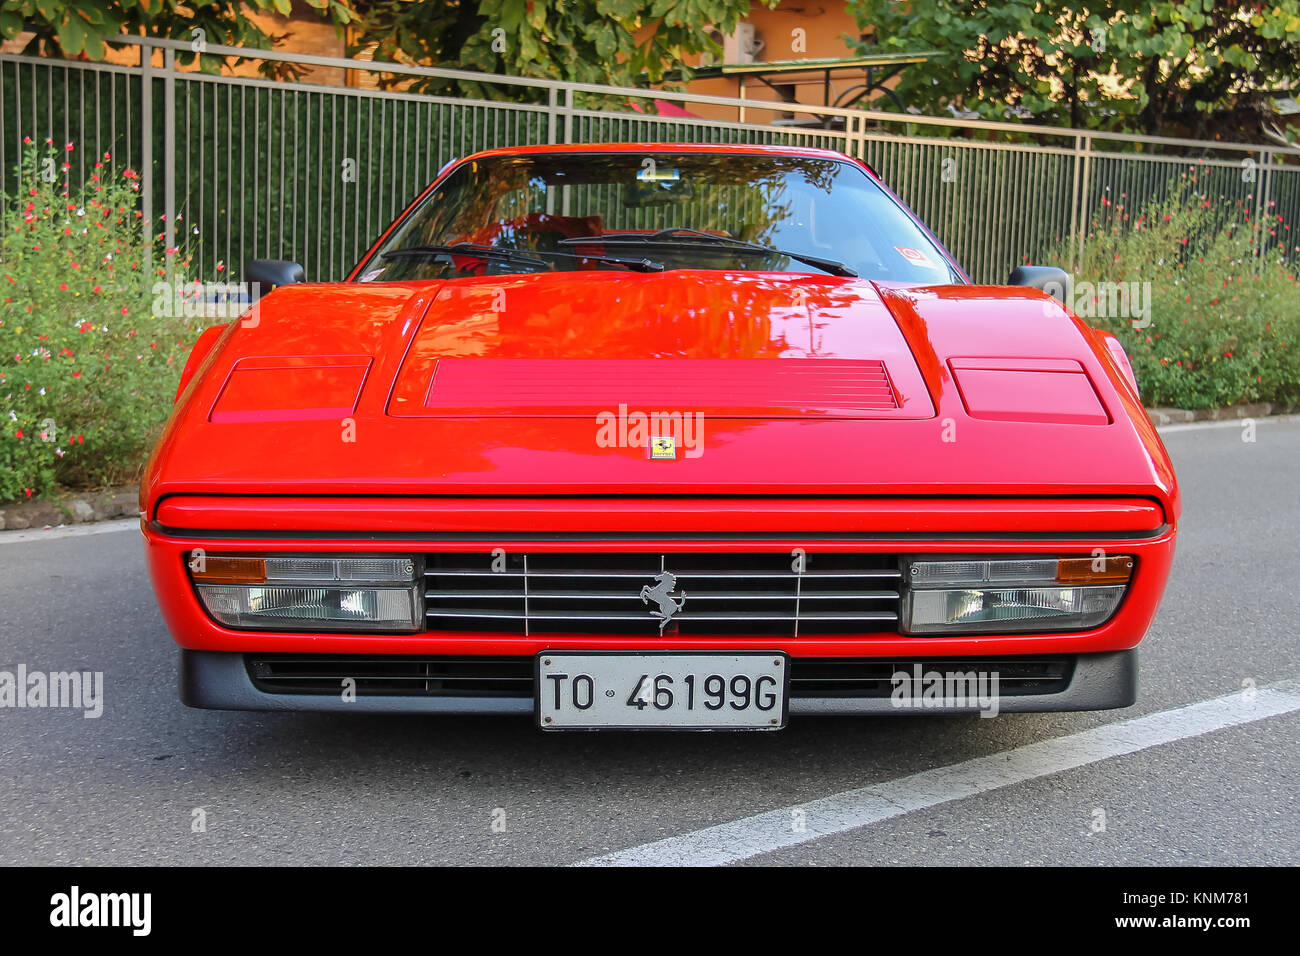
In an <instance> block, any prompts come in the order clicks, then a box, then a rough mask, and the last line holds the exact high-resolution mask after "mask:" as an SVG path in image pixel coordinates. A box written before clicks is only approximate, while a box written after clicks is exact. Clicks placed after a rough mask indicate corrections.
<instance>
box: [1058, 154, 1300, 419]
mask: <svg viewBox="0 0 1300 956" xmlns="http://www.w3.org/2000/svg"><path fill="white" fill-rule="evenodd" d="M1203 188H1204V184H1203V182H1202V181H1201V180H1199V179H1198V176H1197V174H1196V173H1195V172H1188V173H1184V174H1183V175H1182V177H1180V179H1179V180H1178V181H1177V182H1176V183H1175V188H1174V189H1172V190H1171V191H1170V193H1169V194H1168V197H1167V198H1166V199H1164V200H1162V201H1160V202H1157V203H1152V204H1149V205H1147V206H1145V207H1144V208H1142V209H1129V208H1127V207H1126V205H1125V203H1124V201H1123V198H1122V197H1121V198H1120V199H1119V200H1118V201H1117V202H1114V203H1112V202H1109V201H1107V202H1106V203H1105V204H1104V205H1103V211H1102V213H1101V215H1100V216H1099V217H1098V219H1097V221H1096V222H1095V223H1094V228H1093V230H1092V233H1091V234H1090V235H1089V236H1088V237H1087V238H1086V241H1085V243H1084V255H1083V259H1082V261H1081V263H1080V266H1079V268H1078V269H1076V270H1074V277H1075V280H1076V285H1075V289H1076V295H1075V299H1076V301H1074V302H1072V303H1071V304H1072V305H1073V306H1074V307H1075V311H1076V312H1078V313H1080V315H1081V316H1082V317H1084V318H1085V319H1086V320H1087V321H1088V322H1089V323H1090V324H1093V325H1097V326H1099V327H1102V328H1106V329H1108V330H1110V331H1112V332H1114V333H1115V334H1116V335H1117V336H1118V337H1119V339H1120V341H1121V342H1122V343H1123V344H1124V347H1125V349H1126V350H1127V351H1128V354H1129V357H1130V359H1131V360H1132V363H1133V368H1134V373H1135V374H1136V376H1137V379H1138V384H1139V386H1140V387H1141V389H1142V398H1143V401H1144V402H1145V403H1146V404H1147V405H1148V406H1154V405H1166V406H1173V407H1175V408H1215V407H1224V406H1228V405H1234V404H1238V403H1241V402H1282V403H1288V402H1294V401H1296V400H1297V399H1300V281H1298V278H1297V267H1296V258H1295V255H1296V253H1297V252H1300V233H1297V232H1295V231H1293V230H1292V229H1291V225H1292V224H1291V223H1289V222H1287V221H1286V217H1285V216H1283V215H1282V214H1281V213H1279V212H1278V211H1277V210H1276V207H1274V206H1273V205H1272V204H1268V205H1266V206H1265V208H1264V210H1263V215H1262V217H1261V218H1260V219H1259V220H1256V219H1255V218H1254V206H1253V204H1251V203H1250V202H1248V201H1243V200H1236V199H1231V198H1225V197H1223V196H1222V195H1213V194H1211V193H1209V192H1205V191H1202V189H1203ZM1261 249H1265V250H1266V251H1265V252H1264V253H1262V254H1261V253H1260V250H1261ZM1070 251H1071V250H1070V248H1069V244H1061V245H1058V246H1057V248H1056V250H1055V254H1054V255H1053V256H1051V257H1049V258H1050V259H1051V260H1053V261H1054V262H1055V263H1056V264H1061V265H1066V264H1068V263H1069V262H1070V261H1071V256H1070ZM1288 257H1289V258H1288ZM1107 282H1109V283H1116V282H1122V283H1139V284H1140V285H1141V286H1142V287H1143V289H1144V291H1145V293H1146V294H1149V305H1150V309H1149V315H1146V316H1137V315H1133V314H1127V315H1100V314H1099V315H1097V316H1096V317H1093V316H1089V315H1087V313H1088V312H1089V311H1096V312H1099V313H1100V312H1102V311H1103V310H1102V309H1099V308H1095V307H1094V308H1090V307H1089V303H1088V302H1087V301H1084V300H1083V298H1081V297H1080V296H1079V295H1078V294H1077V292H1078V290H1079V289H1080V288H1083V289H1084V290H1085V292H1086V291H1087V289H1088V288H1089V287H1088V286H1083V285H1082V284H1083V283H1089V284H1091V287H1092V288H1099V287H1100V284H1101V283H1107Z"/></svg>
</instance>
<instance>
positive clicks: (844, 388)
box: [141, 270, 1173, 509]
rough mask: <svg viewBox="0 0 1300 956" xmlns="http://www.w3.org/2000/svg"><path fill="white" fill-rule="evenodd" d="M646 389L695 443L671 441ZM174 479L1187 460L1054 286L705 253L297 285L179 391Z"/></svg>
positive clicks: (273, 485) (594, 476)
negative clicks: (571, 267)
mask: <svg viewBox="0 0 1300 956" xmlns="http://www.w3.org/2000/svg"><path fill="white" fill-rule="evenodd" d="M638 413H639V414H640V415H642V416H644V418H645V419H647V420H648V419H651V418H652V417H653V416H654V415H655V413H660V414H661V415H663V416H666V417H665V419H664V421H667V422H668V423H669V425H670V426H672V427H677V426H676V425H672V416H673V415H674V414H676V415H677V416H678V420H679V421H680V422H682V423H690V424H691V425H692V427H698V431H697V432H696V433H695V434H694V435H693V436H692V437H693V438H694V440H695V447H694V448H682V447H679V449H678V451H677V453H676V454H675V455H674V457H673V458H672V459H671V460H656V459H652V458H651V457H650V456H649V454H648V451H647V447H646V442H645V440H644V437H643V436H644V434H645V432H644V431H643V432H641V433H637V432H636V423H637V422H638V421H640V420H641V419H639V418H638ZM602 429H604V430H603V431H602ZM611 429H612V430H611ZM687 452H691V453H690V454H687ZM696 452H698V453H696ZM174 493H207V494H210V493H222V494H232V493H234V494H239V493H242V494H366V495H373V494H389V495H391V494H413V495H419V494H438V495H443V494H456V495H466V494H472V495H485V494H486V495H492V494H500V495H530V494H546V495H554V494H587V495H591V494H600V495H609V494H624V495H657V496H658V495H679V494H680V495H712V494H720V493H725V494H728V495H747V494H753V495H808V494H818V495H822V494H834V495H846V494H848V495H912V494H929V495H933V494H949V495H951V494H962V495H988V494H1017V495H1023V494H1044V495H1057V494H1061V495H1063V494H1107V493H1113V494H1116V495H1133V494H1142V495H1149V496H1153V497H1159V498H1162V499H1166V500H1168V499H1169V498H1171V497H1172V494H1173V475H1172V471H1171V470H1170V468H1169V467H1168V461H1167V458H1166V457H1165V455H1164V450H1163V448H1162V446H1161V445H1160V441H1159V438H1158V437H1157V436H1156V434H1155V431H1154V429H1153V428H1152V427H1151V425H1150V422H1149V421H1148V420H1147V418H1146V416H1145V414H1144V413H1143V412H1142V410H1141V406H1140V404H1139V403H1138V401H1137V398H1136V396H1135V395H1133V394H1132V392H1131V390H1129V389H1128V387H1127V385H1125V383H1124V382H1123V381H1122V380H1121V379H1120V378H1119V377H1118V375H1117V373H1116V371H1115V368H1114V366H1113V365H1112V364H1111V363H1110V361H1109V360H1108V359H1107V358H1106V356H1105V349H1104V348H1102V347H1099V346H1098V344H1097V343H1096V342H1095V341H1093V340H1092V339H1091V338H1090V335H1089V333H1088V331H1087V329H1086V327H1084V326H1083V325H1082V324H1081V323H1079V322H1078V320H1077V319H1075V318H1074V317H1073V316H1071V315H1069V314H1068V313H1066V312H1065V310H1064V309H1062V308H1061V307H1060V306H1059V305H1057V304H1056V303H1055V302H1054V301H1053V300H1051V299H1049V298H1047V297H1045V296H1043V295H1041V294H1040V293H1037V292H1036V291H1033V290H1024V289H1006V288H991V287H977V286H935V287H891V286H888V285H886V284H881V283H871V282H867V281H863V280H855V279H846V278H836V277H830V276H826V277H821V276H807V275H790V274H765V273H735V274H731V273H720V272H716V271H703V270H701V271H690V270H686V271H674V272H670V273H662V274H648V273H647V274H641V273H622V272H609V273H605V272H602V273H582V274H575V273H567V274H564V273H561V274H553V273H552V274H543V275H528V276H502V277H484V278H480V279H471V280H458V281H455V282H447V283H438V282H427V283H376V284H359V283H348V284H332V285H301V286H291V287H286V288H282V289H278V290H276V291H275V292H273V293H271V294H270V295H269V296H267V297H266V298H265V299H264V300H263V302H262V303H261V305H260V308H259V309H258V310H257V311H256V312H255V313H253V314H252V315H251V316H249V317H246V318H245V319H244V320H243V321H239V322H234V323H232V324H231V326H230V328H229V329H228V330H227V331H226V332H225V334H224V335H222V337H221V338H220V340H219V341H218V342H217V343H216V344H215V345H214V346H213V347H212V348H211V350H210V352H209V353H208V354H207V355H206V357H204V358H203V360H202V362H201V363H199V364H198V370H197V372H196V374H195V376H194V379H193V380H192V381H191V382H190V384H189V385H188V386H187V387H186V388H185V389H184V391H183V394H182V395H181V396H180V398H179V401H178V404H177V408H176V410H175V412H174V414H173V416H172V418H171V420H170V421H169V422H168V424H167V427H166V429H165V432H164V434H163V437H162V439H161V441H160V442H159V444H158V446H157V447H156V449H155V452H154V455H153V457H152V458H151V459H150V463H149V465H148V468H147V471H146V475H145V481H144V483H143V486H142V495H141V497H142V504H144V505H145V507H146V509H148V508H151V507H153V506H154V505H155V504H156V502H157V501H158V500H159V498H160V497H162V496H164V495H167V494H174Z"/></svg>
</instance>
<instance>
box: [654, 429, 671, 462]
mask: <svg viewBox="0 0 1300 956" xmlns="http://www.w3.org/2000/svg"><path fill="white" fill-rule="evenodd" d="M650 457H651V458H666V459H668V460H670V461H673V460H676V458H677V439H676V437H674V436H672V435H669V436H668V437H667V438H651V439H650Z"/></svg>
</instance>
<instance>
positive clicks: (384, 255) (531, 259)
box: [379, 242, 664, 272]
mask: <svg viewBox="0 0 1300 956" xmlns="http://www.w3.org/2000/svg"><path fill="white" fill-rule="evenodd" d="M398 256H477V257H479V258H481V259H501V260H503V261H507V262H523V263H527V264H528V265H532V266H546V265H547V262H546V260H545V259H539V258H538V256H558V257H559V258H561V259H588V260H591V261H594V262H604V263H607V264H609V265H617V266H626V267H627V268H629V269H631V270H632V271H633V272H663V271H664V264H663V263H662V262H655V261H654V260H653V259H644V258H643V259H623V258H619V257H618V256H584V255H579V254H577V253H573V252H558V251H551V250H535V251H532V252H523V251H521V250H518V249H504V248H502V247H500V246H482V245H479V244H478V243H474V242H455V243H452V244H451V245H444V246H438V245H433V246H403V247H401V248H398V249H390V250H388V251H387V252H381V253H380V254H379V258H381V259H389V258H396V257H398Z"/></svg>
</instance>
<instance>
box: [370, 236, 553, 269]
mask: <svg viewBox="0 0 1300 956" xmlns="http://www.w3.org/2000/svg"><path fill="white" fill-rule="evenodd" d="M398 256H475V257H477V258H479V259H508V260H512V261H514V262H527V263H528V264H529V265H534V266H544V265H546V260H545V259H538V258H536V257H535V256H530V255H528V254H527V253H525V252H519V251H517V250H515V249H497V248H495V247H494V246H480V245H476V244H475V243H472V242H456V243H453V244H451V245H449V246H402V247H401V248H398V249H389V250H388V251H387V252H381V253H380V254H379V258H381V259H395V258H397V257H398Z"/></svg>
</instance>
